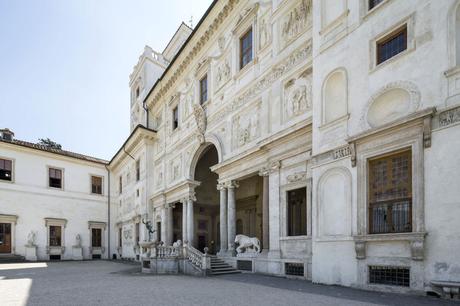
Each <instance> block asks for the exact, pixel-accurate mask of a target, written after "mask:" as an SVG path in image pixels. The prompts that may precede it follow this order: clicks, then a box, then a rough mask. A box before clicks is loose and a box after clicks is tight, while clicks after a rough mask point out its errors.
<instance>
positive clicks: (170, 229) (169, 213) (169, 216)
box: [165, 204, 174, 245]
mask: <svg viewBox="0 0 460 306" xmlns="http://www.w3.org/2000/svg"><path fill="white" fill-rule="evenodd" d="M173 208H174V205H173V204H167V205H166V220H167V221H166V224H167V225H166V226H167V232H166V237H165V244H166V245H172V244H173V242H174V241H173V238H174V225H173Z"/></svg>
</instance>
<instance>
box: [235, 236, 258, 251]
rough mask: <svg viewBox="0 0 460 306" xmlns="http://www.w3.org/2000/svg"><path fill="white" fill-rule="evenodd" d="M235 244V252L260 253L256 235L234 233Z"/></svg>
mask: <svg viewBox="0 0 460 306" xmlns="http://www.w3.org/2000/svg"><path fill="white" fill-rule="evenodd" d="M235 244H238V247H237V248H236V252H237V253H238V254H241V253H260V241H259V239H257V238H256V237H254V238H251V237H248V236H245V235H236V237H235Z"/></svg>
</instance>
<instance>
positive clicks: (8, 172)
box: [0, 159, 13, 182]
mask: <svg viewBox="0 0 460 306" xmlns="http://www.w3.org/2000/svg"><path fill="white" fill-rule="evenodd" d="M12 175H13V162H12V161H11V160H8V159H0V180H4V181H10V182H11V180H12Z"/></svg>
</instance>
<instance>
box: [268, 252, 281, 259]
mask: <svg viewBox="0 0 460 306" xmlns="http://www.w3.org/2000/svg"><path fill="white" fill-rule="evenodd" d="M267 257H268V258H275V259H279V258H281V251H280V250H269V251H268V254H267Z"/></svg>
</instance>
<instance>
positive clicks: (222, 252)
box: [216, 250, 228, 257]
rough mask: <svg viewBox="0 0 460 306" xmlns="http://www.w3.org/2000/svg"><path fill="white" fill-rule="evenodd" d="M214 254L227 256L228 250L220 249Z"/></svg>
mask: <svg viewBox="0 0 460 306" xmlns="http://www.w3.org/2000/svg"><path fill="white" fill-rule="evenodd" d="M216 255H217V256H220V257H227V256H228V250H220V251H219V252H217V254H216Z"/></svg>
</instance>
